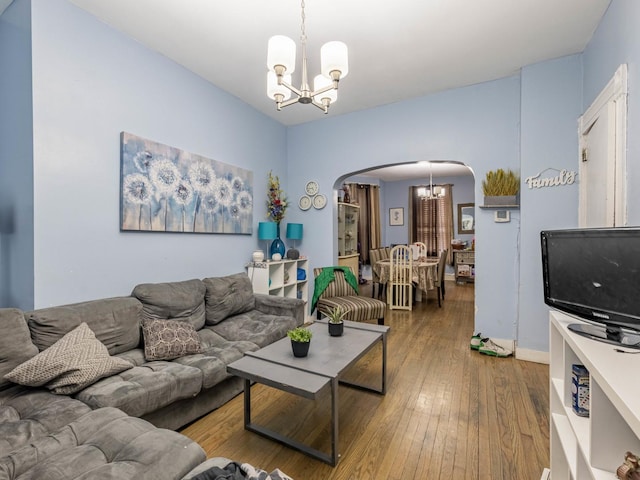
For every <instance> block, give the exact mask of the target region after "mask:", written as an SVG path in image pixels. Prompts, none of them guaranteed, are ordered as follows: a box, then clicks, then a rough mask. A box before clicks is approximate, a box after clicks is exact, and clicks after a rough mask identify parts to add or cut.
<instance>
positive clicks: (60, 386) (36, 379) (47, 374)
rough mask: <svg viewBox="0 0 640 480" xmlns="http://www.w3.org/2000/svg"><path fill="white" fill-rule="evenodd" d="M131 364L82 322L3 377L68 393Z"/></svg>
mask: <svg viewBox="0 0 640 480" xmlns="http://www.w3.org/2000/svg"><path fill="white" fill-rule="evenodd" d="M132 367H133V365H132V364H131V363H129V362H127V361H126V360H123V359H121V358H118V357H112V356H110V355H109V351H108V350H107V347H105V346H104V344H103V343H102V342H100V340H98V339H97V338H96V336H95V334H94V333H93V331H92V330H91V329H90V328H89V326H88V325H87V324H86V323H81V324H80V325H78V326H77V327H76V328H74V329H73V330H71V331H70V332H69V333H67V334H66V335H64V336H63V337H62V338H61V339H60V340H58V341H57V342H56V343H54V344H53V345H51V346H50V347H49V348H47V349H46V350H43V351H42V352H40V353H39V354H38V355H36V356H35V357H33V358H31V359H29V360H27V361H26V362H24V363H21V364H20V365H18V366H17V367H16V368H14V369H13V370H12V371H11V372H9V373H7V374H6V375H5V376H4V378H5V379H7V380H10V381H12V382H14V383H19V384H20V385H26V386H29V387H41V386H45V387H46V388H48V389H49V390H51V391H52V392H53V393H57V394H62V395H68V394H71V393H76V392H78V391H80V390H82V389H83V388H85V387H87V386H89V385H91V384H92V383H95V382H96V381H98V380H99V379H101V378H104V377H108V376H111V375H115V374H116V373H120V372H122V371H123V370H127V369H129V368H132Z"/></svg>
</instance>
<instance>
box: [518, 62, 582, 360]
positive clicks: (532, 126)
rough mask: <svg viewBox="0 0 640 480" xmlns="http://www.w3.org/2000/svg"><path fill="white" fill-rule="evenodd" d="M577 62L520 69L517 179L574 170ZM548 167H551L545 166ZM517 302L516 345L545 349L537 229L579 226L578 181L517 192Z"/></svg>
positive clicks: (579, 99) (545, 318)
mask: <svg viewBox="0 0 640 480" xmlns="http://www.w3.org/2000/svg"><path fill="white" fill-rule="evenodd" d="M581 75H582V62H581V58H580V56H579V55H574V56H569V57H564V58H560V59H557V60H553V61H549V62H544V63H540V64H536V65H531V66H528V67H525V68H524V69H523V70H522V116H521V122H522V133H521V156H522V169H521V174H522V180H523V181H524V180H526V178H527V177H529V176H535V175H537V174H539V173H540V172H543V173H542V174H541V178H548V177H554V176H556V175H558V173H559V171H560V170H563V169H566V170H573V171H575V172H577V171H578V136H577V119H578V117H579V116H580V114H581V102H582V92H581V89H580V85H581ZM547 169H550V170H547ZM520 202H521V212H522V214H521V219H520V223H521V227H520V228H521V234H520V248H521V251H522V254H521V255H520V259H521V260H520V277H519V284H520V291H519V296H520V304H519V315H518V318H519V321H518V336H517V339H518V346H519V347H521V348H528V349H531V350H537V351H545V352H546V351H548V349H549V340H548V337H549V335H548V332H549V329H548V323H549V320H548V317H549V316H548V311H549V307H547V306H546V305H545V303H544V299H543V291H542V260H541V254H540V231H541V230H544V229H547V230H549V229H554V228H570V227H576V226H577V225H578V182H577V181H576V182H575V183H574V184H572V185H565V186H557V187H549V188H532V189H530V188H528V186H527V185H526V184H524V183H523V185H522V188H521V192H520Z"/></svg>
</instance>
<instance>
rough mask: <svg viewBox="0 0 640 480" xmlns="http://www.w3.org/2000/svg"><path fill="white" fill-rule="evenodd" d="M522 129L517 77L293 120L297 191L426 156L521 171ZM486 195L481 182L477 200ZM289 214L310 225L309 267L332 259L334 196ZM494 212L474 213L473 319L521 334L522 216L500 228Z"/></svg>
mask: <svg viewBox="0 0 640 480" xmlns="http://www.w3.org/2000/svg"><path fill="white" fill-rule="evenodd" d="M519 127H520V78H519V76H514V77H509V78H504V79H501V80H497V81H494V82H488V83H483V84H479V85H473V86H470V87H466V88H460V89H456V90H450V91H446V92H442V93H438V94H435V95H430V96H426V97H421V98H416V99H412V100H410V101H405V102H399V103H395V104H391V105H386V106H383V107H379V108H374V109H370V110H367V111H364V112H356V113H352V114H349V115H343V116H339V117H329V118H325V119H322V120H319V121H316V122H312V123H308V124H304V125H299V126H295V127H291V128H289V131H288V152H287V158H288V160H289V161H288V172H289V185H290V186H291V195H294V196H297V195H300V194H302V191H303V188H304V184H305V182H306V181H307V180H309V179H311V178H314V179H316V180H318V181H319V182H320V187H321V190H322V192H323V193H325V194H331V193H332V192H333V190H332V189H333V188H334V187H335V186H336V185H339V184H340V183H341V180H342V177H343V176H345V175H347V174H349V173H351V172H358V171H361V170H364V169H366V168H370V167H374V166H382V165H388V164H396V163H404V162H410V161H417V160H425V159H427V160H428V159H437V160H451V161H459V162H462V163H464V164H466V165H468V166H470V167H471V168H472V169H473V171H474V173H475V175H476V176H477V177H478V178H484V175H485V173H486V172H487V170H490V169H493V168H495V167H496V166H500V167H503V168H512V169H516V170H519V167H520V143H519V137H520V133H519ZM319 139H322V141H319ZM481 195H482V193H481V188H480V185H479V182H476V185H475V197H474V198H475V203H476V204H478V205H480V204H481V203H482V196H481ZM333 197H334V201H335V197H336V196H335V195H333ZM404 201H405V202H406V198H405V200H404ZM384 202H385V204H386V205H388V206H396V205H390V204H388V200H387V199H386V198H385V200H384ZM332 207H333V208H332ZM293 216H295V218H296V221H299V222H301V223H304V224H305V240H304V247H305V248H304V250H306V251H308V252H312V253H310V256H311V260H310V261H311V263H312V264H313V266H323V265H330V264H333V263H335V262H336V257H337V245H336V240H335V237H336V235H335V234H334V231H335V228H336V224H335V218H336V216H335V204H334V205H333V206H332V205H329V206H328V207H327V208H325V209H324V210H319V211H318V210H313V209H312V210H309V211H307V212H302V211H300V210H299V209H294V211H293V212H292V217H293ZM492 220H493V216H492V214H491V215H489V214H486V215H483V214H480V213H479V214H478V215H477V229H476V251H477V254H476V260H477V265H476V272H477V277H478V281H477V283H476V306H477V314H476V327H477V328H480V329H481V330H482V332H483V333H484V334H486V335H490V336H492V337H496V338H515V331H516V328H515V325H516V317H517V308H516V305H517V274H515V275H514V272H517V266H518V258H517V254H518V251H517V247H516V245H517V237H518V223H517V222H512V223H510V224H502V225H500V226H499V227H497V226H496V224H494V223H493V221H492ZM385 241H386V242H387V243H390V242H392V241H393V239H392V238H387V239H385ZM496 292H499V294H496ZM469 333H470V334H471V332H469Z"/></svg>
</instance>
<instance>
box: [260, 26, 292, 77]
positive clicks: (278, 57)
mask: <svg viewBox="0 0 640 480" xmlns="http://www.w3.org/2000/svg"><path fill="white" fill-rule="evenodd" d="M277 66H282V67H284V71H283V72H282V73H285V72H286V73H287V74H289V75H291V74H292V73H293V72H295V70H296V43H295V42H294V41H293V40H291V39H290V38H289V37H286V36H284V35H274V36H273V37H271V38H270V39H269V43H268V45H267V67H268V68H269V70H270V71H272V72H275V73H278V72H277V71H276V67H277Z"/></svg>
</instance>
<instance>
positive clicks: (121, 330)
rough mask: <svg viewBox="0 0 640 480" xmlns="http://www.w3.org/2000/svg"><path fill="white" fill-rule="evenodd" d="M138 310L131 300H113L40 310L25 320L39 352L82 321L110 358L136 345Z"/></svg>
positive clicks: (138, 328)
mask: <svg viewBox="0 0 640 480" xmlns="http://www.w3.org/2000/svg"><path fill="white" fill-rule="evenodd" d="M141 311H142V305H141V304H140V302H139V301H138V300H136V299H135V298H131V297H117V298H105V299H102V300H92V301H90V302H82V303H74V304H71V305H63V306H59V307H50V308H43V309H40V310H34V311H32V312H28V313H26V314H25V317H26V318H27V321H28V322H29V329H30V330H31V339H32V340H33V343H35V344H36V346H37V347H38V350H40V351H43V350H45V349H47V348H49V347H50V346H51V345H53V344H54V343H56V342H57V341H58V340H60V339H61V338H62V337H63V336H64V335H65V334H67V333H69V332H70V331H71V330H73V329H74V328H76V327H77V326H78V325H80V324H81V323H82V322H85V323H86V324H87V325H89V328H91V330H92V331H93V332H94V333H95V334H96V338H97V339H98V340H100V341H101V342H102V343H103V344H104V345H105V346H106V347H107V349H108V350H109V353H110V354H111V355H113V354H116V353H120V352H126V351H127V350H130V349H132V348H136V347H137V346H138V345H139V344H140V312H141Z"/></svg>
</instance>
